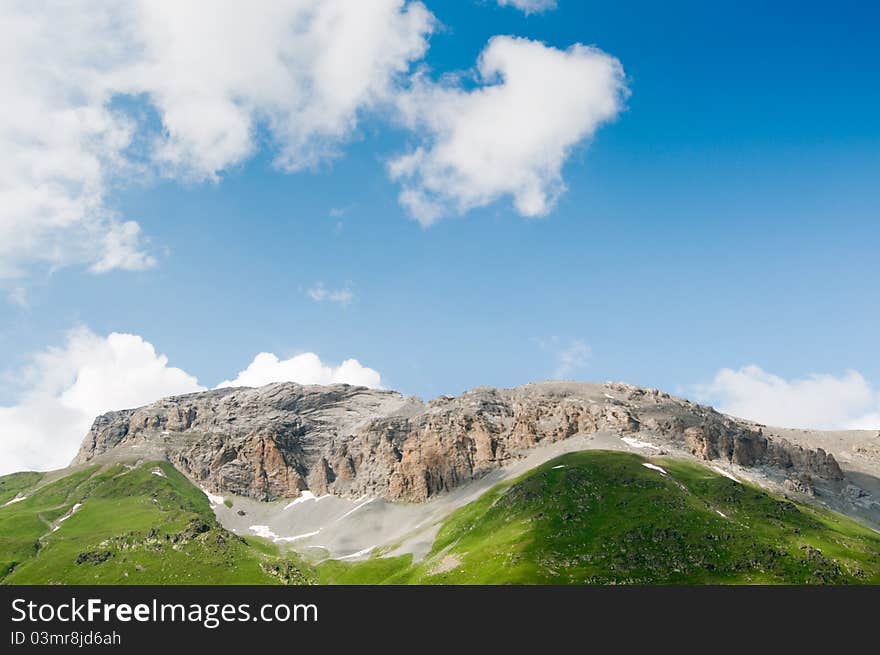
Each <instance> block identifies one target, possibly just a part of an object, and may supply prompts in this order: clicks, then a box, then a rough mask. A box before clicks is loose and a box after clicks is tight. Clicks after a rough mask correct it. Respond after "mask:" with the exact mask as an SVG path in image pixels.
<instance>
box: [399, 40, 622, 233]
mask: <svg viewBox="0 0 880 655" xmlns="http://www.w3.org/2000/svg"><path fill="white" fill-rule="evenodd" d="M477 73H478V79H477V81H478V82H479V85H478V86H477V87H476V88H473V89H465V88H463V87H462V85H461V79H460V78H459V79H456V80H453V81H451V82H450V81H449V79H448V78H447V79H446V80H444V81H443V82H441V83H434V82H430V81H427V80H425V79H423V78H421V77H417V78H415V80H414V82H413V86H412V88H411V89H410V90H409V91H408V92H406V93H401V94H400V96H399V97H398V108H399V110H400V112H401V114H402V117H403V120H404V122H405V124H406V125H407V126H408V127H409V128H410V129H412V130H414V131H417V132H418V133H419V134H422V135H424V138H423V139H422V143H421V144H420V145H419V146H418V147H416V148H414V149H413V150H412V151H410V152H408V153H406V154H404V155H402V156H400V157H398V158H396V159H394V160H392V161H391V162H390V163H389V166H388V170H389V174H390V176H391V178H392V179H394V180H398V181H400V182H401V183H402V185H403V189H402V191H401V193H400V202H401V204H403V205H404V207H406V209H407V210H408V211H409V212H410V213H411V214H412V215H413V217H414V218H416V219H417V220H418V221H419V222H420V223H422V225H430V224H431V223H434V222H435V221H437V220H439V219H440V218H442V217H443V216H446V215H449V214H453V213H459V214H461V213H464V212H466V211H468V210H470V209H473V208H476V207H481V206H485V205H487V204H489V203H491V202H493V201H495V200H498V199H499V198H502V197H504V196H510V197H511V198H512V200H513V204H514V207H515V209H516V210H517V211H518V212H519V213H520V214H522V215H524V216H542V215H544V214H546V213H547V212H549V211H550V209H551V208H552V207H553V205H554V203H555V202H556V200H557V198H558V197H559V195H560V194H561V193H562V192H563V191H564V190H565V184H564V182H563V180H562V166H563V164H564V163H565V161H566V159H567V158H568V157H569V155H570V154H571V151H572V149H573V148H574V147H575V146H576V145H578V144H580V143H582V142H584V141H585V140H587V139H589V138H590V137H591V136H592V135H593V134H594V132H595V131H596V129H597V128H598V127H599V126H600V125H601V124H602V123H604V122H606V121H609V120H611V119H613V118H614V117H615V116H616V115H617V114H618V113H619V112H620V111H621V108H622V105H623V101H624V99H625V97H626V94H627V89H626V83H625V76H624V72H623V68H622V66H621V65H620V62H619V61H618V60H617V59H615V58H614V57H611V56H610V55H607V54H605V53H604V52H602V51H601V50H599V49H597V48H594V47H589V46H584V45H581V44H576V45H573V46H572V47H570V48H568V49H567V50H558V49H556V48H552V47H548V46H546V45H544V44H543V43H539V42H536V41H530V40H528V39H521V38H514V37H509V36H496V37H494V38H492V39H491V40H490V41H489V44H488V45H487V47H486V48H485V50H483V52H482V54H481V55H480V57H479V61H478V63H477Z"/></svg>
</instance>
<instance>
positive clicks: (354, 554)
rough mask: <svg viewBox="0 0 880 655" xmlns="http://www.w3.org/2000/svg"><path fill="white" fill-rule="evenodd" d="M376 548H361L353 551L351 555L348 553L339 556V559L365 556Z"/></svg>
mask: <svg viewBox="0 0 880 655" xmlns="http://www.w3.org/2000/svg"><path fill="white" fill-rule="evenodd" d="M374 548H375V546H370V547H369V548H364V549H363V550H359V551H358V552H356V553H352V554H351V555H346V556H345V557H339V558H337V559H354V558H356V557H363V556H364V555H369V554H370V552H371V551H372V550H373V549H374Z"/></svg>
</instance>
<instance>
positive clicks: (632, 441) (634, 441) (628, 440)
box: [620, 437, 660, 450]
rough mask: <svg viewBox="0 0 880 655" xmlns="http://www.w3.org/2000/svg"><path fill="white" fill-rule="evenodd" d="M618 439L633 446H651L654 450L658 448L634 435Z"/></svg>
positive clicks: (658, 448)
mask: <svg viewBox="0 0 880 655" xmlns="http://www.w3.org/2000/svg"><path fill="white" fill-rule="evenodd" d="M620 440H621V441H622V442H623V443H625V444H626V445H628V446H632V447H633V448H653V449H654V450H660V446H655V445H654V444H652V443H649V442H647V441H641V440H639V439H636V438H635V437H621V438H620Z"/></svg>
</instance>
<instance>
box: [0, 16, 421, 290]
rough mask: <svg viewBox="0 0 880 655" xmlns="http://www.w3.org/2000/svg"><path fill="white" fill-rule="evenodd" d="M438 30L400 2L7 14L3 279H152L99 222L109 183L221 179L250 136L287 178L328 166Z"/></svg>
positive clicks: (0, 168) (136, 242)
mask: <svg viewBox="0 0 880 655" xmlns="http://www.w3.org/2000/svg"><path fill="white" fill-rule="evenodd" d="M433 26H434V18H433V16H432V15H431V13H430V12H429V11H428V10H427V9H426V8H425V7H424V5H422V4H421V3H419V2H405V1H404V0H371V1H370V2H362V1H361V0H255V1H254V2H249V3H240V2H216V1H208V0H204V1H200V2H199V1H195V0H193V1H190V2H181V3H168V2H165V3H157V2H152V1H150V0H138V1H136V2H128V3H119V2H111V1H109V0H107V1H101V0H98V1H96V2H92V3H89V5H88V9H87V10H85V9H84V7H83V6H82V5H80V4H77V3H67V2H28V1H22V2H14V1H13V2H7V3H3V5H2V7H0V88H2V89H3V112H2V114H0V116H2V117H0V151H2V152H3V157H2V159H0V278H3V277H7V278H9V277H21V276H23V275H26V274H27V272H28V269H29V268H30V267H32V266H35V265H43V266H47V267H50V268H57V267H60V266H67V265H72V264H78V265H86V266H89V267H90V268H91V270H93V271H94V272H98V273H100V272H106V271H109V270H114V269H126V270H141V269H144V268H148V267H150V266H152V265H153V264H155V259H154V258H153V257H152V256H150V255H149V254H147V253H146V252H145V250H144V244H143V242H142V240H141V238H140V235H139V226H138V225H137V224H136V223H134V222H132V221H131V220H128V219H124V218H122V217H119V216H117V215H115V214H114V213H113V212H112V211H110V210H109V209H108V207H107V195H108V192H109V191H110V190H111V189H112V188H113V186H114V184H115V183H116V182H119V181H123V180H128V179H132V178H134V177H137V178H138V179H141V178H144V177H149V175H150V173H151V172H155V171H156V170H158V171H160V172H161V173H162V174H165V175H169V176H176V177H186V178H191V179H217V178H218V176H219V175H220V174H221V173H222V172H223V171H225V170H227V169H229V167H231V166H235V165H236V164H239V163H241V162H242V161H244V160H245V159H247V158H248V157H249V156H251V155H252V154H253V153H254V151H255V150H256V149H257V147H258V146H257V136H256V133H257V131H258V130H263V131H264V132H265V133H266V134H267V135H268V137H269V138H268V141H269V142H271V144H272V147H274V149H275V150H276V155H277V156H276V163H277V164H278V166H280V167H281V168H283V169H285V170H298V169H301V168H303V167H308V166H312V165H314V164H316V163H318V162H320V161H322V160H324V159H326V158H328V157H332V156H333V155H335V154H336V152H337V149H338V148H339V146H340V144H341V143H342V142H344V141H345V140H347V139H349V138H350V137H351V136H352V134H353V133H354V130H355V129H356V126H357V122H358V118H359V115H360V114H361V113H362V112H363V111H364V110H367V109H371V108H374V107H377V106H379V105H381V104H382V103H387V102H389V98H390V96H391V95H392V92H393V90H394V88H395V79H396V77H397V76H399V75H401V74H404V73H405V72H406V71H407V69H408V67H409V64H410V62H412V61H413V60H417V59H419V58H421V57H422V55H423V54H424V52H425V50H426V48H427V36H428V35H429V34H430V32H431V31H432V29H433ZM123 97H137V98H138V99H140V100H143V101H146V102H147V103H149V104H150V105H151V106H152V108H153V109H155V111H156V115H157V116H158V119H159V122H160V129H159V130H158V133H157V134H156V133H152V134H151V133H150V126H146V125H141V124H138V122H137V121H136V120H135V119H133V118H131V117H129V116H127V115H126V114H125V113H124V112H122V111H121V110H119V109H118V104H114V102H115V101H116V100H117V99H119V98H123ZM154 131H155V130H154ZM142 143H147V144H148V145H147V147H146V149H145V151H144V152H137V153H132V152H131V149H132V148H133V147H136V146H138V145H139V144H142ZM135 173H136V174H137V175H134V174H135Z"/></svg>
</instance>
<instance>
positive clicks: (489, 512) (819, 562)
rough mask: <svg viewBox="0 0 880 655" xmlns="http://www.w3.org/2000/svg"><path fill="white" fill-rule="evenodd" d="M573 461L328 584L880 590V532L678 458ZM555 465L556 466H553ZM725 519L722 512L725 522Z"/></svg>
mask: <svg viewBox="0 0 880 655" xmlns="http://www.w3.org/2000/svg"><path fill="white" fill-rule="evenodd" d="M645 461H648V460H645V459H644V458H642V457H639V456H637V455H631V454H628V453H617V452H600V451H587V452H581V453H573V454H569V455H564V456H562V457H559V458H557V459H555V460H553V461H551V462H548V463H546V464H544V465H543V466H540V467H538V468H537V469H534V470H532V471H530V472H529V473H527V474H525V475H524V476H522V477H520V478H518V479H517V480H514V481H511V482H506V483H502V484H500V485H497V486H496V487H494V488H492V489H491V490H489V491H488V492H487V493H486V494H484V495H483V496H482V497H480V498H479V499H478V500H476V501H475V502H473V503H471V504H469V505H467V506H465V507H463V508H461V509H459V510H458V511H457V512H455V513H454V514H452V515H451V516H450V517H449V519H447V520H446V521H445V522H444V524H443V526H442V527H441V529H440V531H439V533H438V535H437V539H436V541H435V543H434V546H433V548H432V550H431V553H430V554H429V555H428V557H426V558H425V560H424V561H422V562H419V563H415V564H414V563H413V562H412V561H411V559H410V558H403V557H399V558H389V559H378V558H373V559H370V560H367V561H364V562H339V561H332V562H325V563H323V564H321V565H319V566H318V571H319V579H320V581H321V582H323V583H340V584H365V583H377V584H379V583H398V584H407V583H409V584H412V583H417V584H779V583H788V584H850V583H873V584H877V583H880V535H878V534H877V533H875V532H873V531H871V530H869V529H867V528H865V527H863V526H861V525H859V524H857V523H856V522H854V521H851V520H849V519H847V518H845V517H842V516H840V515H837V514H834V513H832V512H829V511H824V510H820V509H816V508H812V507H807V506H803V505H798V504H795V503H792V502H790V501H788V500H785V499H781V498H776V497H774V496H772V495H770V494H768V493H766V492H765V491H763V490H761V489H758V488H757V487H753V486H751V485H747V484H745V485H744V484H739V483H737V482H734V481H732V480H730V479H728V478H725V477H723V476H721V475H718V474H717V473H715V472H713V471H711V470H709V469H707V468H705V467H703V466H700V465H698V464H692V463H688V462H683V461H680V460H670V459H655V460H650V461H652V462H654V463H656V464H658V465H660V466H661V467H663V468H664V469H665V470H666V471H667V472H668V473H669V475H662V474H660V473H659V472H657V471H654V470H651V469H648V468H646V467H644V466H643V465H642V464H643V463H644V462H645ZM557 467H559V468H557ZM719 512H721V513H722V514H724V515H726V516H721V515H720V514H719Z"/></svg>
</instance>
